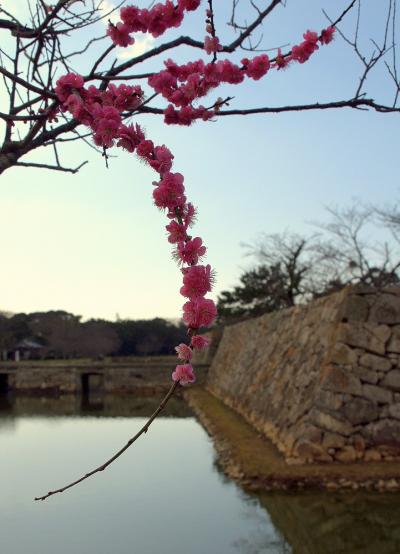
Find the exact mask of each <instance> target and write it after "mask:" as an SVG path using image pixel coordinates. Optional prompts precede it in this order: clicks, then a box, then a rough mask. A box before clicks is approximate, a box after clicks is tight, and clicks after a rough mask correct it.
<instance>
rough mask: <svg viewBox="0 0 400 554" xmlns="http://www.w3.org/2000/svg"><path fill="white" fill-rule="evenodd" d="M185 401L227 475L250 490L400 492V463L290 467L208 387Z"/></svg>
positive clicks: (198, 389)
mask: <svg viewBox="0 0 400 554" xmlns="http://www.w3.org/2000/svg"><path fill="white" fill-rule="evenodd" d="M185 398H186V400H187V401H188V403H189V405H190V406H191V407H192V409H193V410H194V411H195V413H196V415H197V416H198V418H199V419H200V421H201V423H202V424H203V425H204V427H205V428H206V430H207V431H208V433H209V434H210V435H211V437H212V439H213V441H214V444H215V447H216V449H217V451H218V454H219V463H220V465H221V466H222V468H223V470H224V471H225V473H226V474H228V475H229V476H230V477H232V478H234V479H236V480H238V481H240V482H241V483H242V485H243V486H244V487H247V488H249V489H251V490H272V489H282V490H287V489H310V488H321V489H322V488H323V489H328V490H336V489H340V488H350V489H359V488H364V489H372V490H393V491H394V490H400V464H399V463H397V462H370V463H366V462H357V463H350V464H339V463H329V464H313V465H287V464H286V462H285V460H284V458H283V456H282V455H281V454H280V453H279V451H278V450H277V448H276V447H275V446H274V445H273V444H272V442H270V441H269V440H268V439H266V438H265V437H263V436H261V435H260V433H258V432H257V431H256V430H255V429H254V428H253V427H252V426H251V425H249V424H248V423H247V422H246V421H245V420H244V419H243V418H242V417H241V416H240V415H239V414H237V413H236V412H234V411H233V410H231V409H230V408H228V407H227V406H225V404H223V403H222V402H221V401H220V400H218V399H217V398H215V397H214V396H212V395H211V394H210V393H209V392H207V391H206V390H205V389H204V388H202V387H195V388H192V389H189V390H187V391H185Z"/></svg>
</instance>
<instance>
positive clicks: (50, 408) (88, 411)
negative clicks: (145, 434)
mask: <svg viewBox="0 0 400 554" xmlns="http://www.w3.org/2000/svg"><path fill="white" fill-rule="evenodd" d="M160 400H161V395H160V397H157V396H151V397H144V398H142V397H135V396H116V395H111V394H96V393H93V394H89V395H86V396H78V395H73V394H69V395H62V396H12V395H0V418H1V416H8V417H15V418H18V417H20V416H46V417H59V416H83V417H85V416H94V415H95V416H98V417H149V416H150V415H151V414H152V413H153V412H154V410H155V409H156V408H157V406H158V404H159V402H160ZM163 417H193V412H192V411H191V410H190V408H189V407H188V405H187V404H186V403H185V402H183V401H182V400H181V399H180V398H171V400H170V401H169V402H168V404H167V406H166V407H165V409H164V410H163ZM0 421H1V420H0Z"/></svg>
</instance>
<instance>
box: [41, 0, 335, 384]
mask: <svg viewBox="0 0 400 554" xmlns="http://www.w3.org/2000/svg"><path fill="white" fill-rule="evenodd" d="M199 4H200V0H177V4H174V3H173V2H172V1H171V0H166V1H165V3H164V4H161V3H157V4H155V5H153V7H152V8H151V9H139V8H137V7H136V6H127V7H124V8H122V9H121V10H120V16H121V20H122V21H121V22H119V23H117V24H116V25H110V27H109V30H108V34H109V36H110V37H111V39H112V40H113V42H114V43H115V44H117V45H119V46H128V45H129V44H132V43H133V42H134V38H133V37H132V33H135V32H149V33H152V34H153V36H155V37H157V36H160V35H161V34H162V33H164V32H165V31H166V30H167V29H168V28H170V27H178V26H179V25H180V24H181V22H182V19H183V17H184V12H185V11H191V10H195V9H197V8H198V6H199ZM206 24H207V25H206V30H207V33H209V36H207V37H206V39H205V41H204V48H205V50H206V51H207V53H209V54H211V53H214V54H215V53H216V52H218V51H219V50H221V45H220V43H219V40H218V37H217V36H216V35H215V29H214V24H213V16H212V13H211V12H210V11H209V10H208V11H207V20H206ZM333 34H334V29H333V28H332V27H329V28H328V29H325V30H324V31H322V33H321V34H320V35H319V36H318V35H317V33H315V32H313V31H307V32H306V33H304V35H303V38H304V41H303V42H302V43H301V44H299V45H297V46H294V47H293V48H292V50H291V52H290V53H288V54H286V55H282V53H281V51H280V50H278V55H277V57H276V58H275V60H272V61H271V60H270V59H269V57H268V56H267V55H266V54H261V55H259V56H256V57H254V58H252V59H247V58H245V59H243V60H242V62H241V66H239V65H236V64H234V63H232V62H231V61H229V60H227V59H225V60H218V61H217V59H216V56H215V55H214V58H213V61H212V62H211V63H205V62H204V61H203V60H197V61H194V62H190V63H187V64H184V65H178V64H176V63H175V62H174V61H172V60H167V61H166V62H165V69H164V70H163V71H160V72H159V73H156V74H154V75H152V76H151V77H149V79H148V84H149V85H150V86H151V87H152V88H153V89H154V90H155V91H156V92H157V93H159V94H161V95H162V96H163V97H164V98H165V99H166V100H167V101H168V102H169V105H168V106H167V107H166V109H165V111H164V116H165V122H166V123H169V124H177V125H190V124H191V123H192V122H193V121H194V120H195V119H200V118H201V119H203V120H208V119H210V118H211V117H213V115H214V114H215V111H217V109H218V107H217V106H219V103H220V102H219V100H220V99H219V100H218V101H217V102H216V103H215V104H214V106H215V111H213V110H212V109H211V108H209V109H207V108H205V107H204V106H197V107H195V106H194V105H193V102H194V101H196V100H198V99H199V98H202V97H204V96H206V95H207V94H208V93H209V92H210V91H211V90H212V89H215V88H217V87H218V86H219V85H221V84H223V83H229V84H239V83H241V82H242V81H243V80H244V79H245V78H246V77H247V78H250V79H254V80H259V79H261V78H262V77H263V76H265V75H266V74H267V73H268V71H269V70H270V69H271V68H275V69H281V68H283V67H286V66H287V65H288V64H289V63H290V62H292V61H297V62H299V63H304V62H305V61H306V60H308V59H309V57H310V56H311V55H312V54H313V53H314V52H315V51H316V50H317V49H318V42H320V43H321V44H328V43H329V42H331V40H332V38H333ZM55 92H56V94H57V97H58V100H59V102H60V110H61V111H68V112H70V113H71V114H72V116H73V117H74V118H75V119H76V120H77V121H79V122H80V123H82V124H84V125H86V126H88V127H89V128H90V129H91V131H92V133H93V140H94V142H95V144H96V145H98V146H100V147H102V148H103V149H104V150H106V149H108V148H111V147H112V146H117V147H119V148H123V149H124V150H126V151H128V152H130V153H136V155H137V156H139V158H141V159H142V160H144V161H145V162H146V163H147V164H148V165H150V166H151V167H152V168H153V169H154V171H156V173H157V174H158V176H159V180H157V181H155V182H154V183H153V185H154V189H153V200H154V203H155V205H156V206H157V207H158V208H159V209H161V210H164V211H165V213H166V216H167V218H168V219H169V223H168V224H167V225H166V230H167V233H168V235H167V237H168V241H169V242H170V243H171V244H172V245H174V256H175V258H176V259H177V260H178V262H179V264H180V265H181V266H182V267H181V271H182V275H183V284H182V287H181V289H180V293H181V294H182V296H184V297H185V299H186V301H185V304H184V305H183V320H184V322H185V323H186V325H187V327H188V336H189V337H190V341H189V344H183V343H182V344H180V345H179V346H177V347H176V351H177V355H178V358H179V360H180V361H182V362H183V363H181V364H179V365H177V366H176V369H175V371H174V372H173V374H172V379H173V380H174V381H175V382H179V383H180V384H181V385H187V384H190V383H193V382H194V381H195V375H194V371H193V367H192V365H191V363H190V361H191V359H192V356H193V351H194V350H196V349H202V348H205V347H206V346H207V345H208V339H207V338H205V337H203V336H201V335H199V334H198V332H199V329H200V328H201V327H209V326H210V325H212V323H213V322H214V321H215V318H216V316H217V309H216V306H215V303H214V302H213V300H211V299H209V298H206V295H207V294H208V293H209V292H210V291H211V289H212V284H213V271H212V269H211V267H210V265H202V264H201V259H202V257H203V256H204V255H205V253H206V247H205V246H204V245H203V241H202V239H201V238H200V237H192V236H191V235H189V228H190V227H191V226H192V224H193V222H194V219H195V215H196V210H195V208H194V207H193V205H192V204H191V203H190V202H188V201H187V198H186V194H185V186H184V177H183V175H182V174H181V173H178V172H174V171H172V168H173V160H174V156H173V155H172V153H171V151H170V150H169V149H168V148H167V147H166V146H165V145H162V146H157V145H155V144H154V143H153V141H152V140H149V139H146V137H145V134H144V132H143V130H142V128H141V127H140V126H139V125H137V124H135V125H134V124H129V125H126V124H125V123H124V122H123V120H124V114H125V113H126V112H128V113H131V112H132V110H135V109H138V108H140V105H141V103H142V102H143V99H144V94H143V90H142V89H141V87H139V86H129V85H125V84H121V85H119V86H116V85H114V84H112V83H111V84H109V85H108V87H107V88H106V89H105V90H102V89H100V88H97V87H95V86H93V85H91V86H89V87H87V88H86V87H85V82H84V79H83V78H82V77H81V76H80V75H77V74H74V73H68V74H67V75H64V76H63V77H61V78H60V79H59V80H58V81H57V86H56V89H55ZM55 116H56V111H54V110H52V113H51V117H52V118H54V117H55ZM49 117H50V114H49Z"/></svg>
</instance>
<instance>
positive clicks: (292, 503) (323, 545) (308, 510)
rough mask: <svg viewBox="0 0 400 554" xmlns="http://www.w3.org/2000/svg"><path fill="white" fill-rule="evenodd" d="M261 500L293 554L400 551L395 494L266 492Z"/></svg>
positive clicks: (399, 514)
mask: <svg viewBox="0 0 400 554" xmlns="http://www.w3.org/2000/svg"><path fill="white" fill-rule="evenodd" d="M259 500H260V502H261V505H262V506H264V507H265V508H266V510H267V511H268V513H269V515H270V517H271V519H272V522H273V524H274V525H275V526H276V528H277V529H278V530H279V531H280V532H281V533H282V535H283V537H284V538H285V539H286V541H287V542H288V543H289V544H290V546H291V552H293V554H351V553H355V552H360V553H362V554H377V553H378V552H379V554H393V553H394V552H400V532H399V518H400V504H399V501H398V496H397V495H396V494H393V493H391V494H387V493H386V494H374V493H365V492H356V493H355V492H353V493H351V494H350V493H343V494H335V493H329V494H326V493H325V494H324V493H318V494H314V493H304V492H303V493H302V494H296V495H294V494H290V495H288V494H282V493H268V494H263V495H260V497H259ZM260 550H261V549H260Z"/></svg>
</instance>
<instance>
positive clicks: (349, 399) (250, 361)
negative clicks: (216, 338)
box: [207, 287, 400, 463]
mask: <svg viewBox="0 0 400 554" xmlns="http://www.w3.org/2000/svg"><path fill="white" fill-rule="evenodd" d="M207 387H208V389H209V390H210V391H211V392H212V393H213V394H215V395H216V396H217V397H219V398H221V399H222V400H223V401H224V402H225V403H226V404H228V405H229V406H231V407H232V408H234V409H235V410H237V411H238V412H239V413H240V414H242V415H243V416H244V417H245V418H246V419H247V420H248V421H249V422H251V423H252V424H253V425H254V426H255V427H256V428H257V429H258V430H260V431H261V432H263V433H264V434H265V435H266V436H267V437H269V438H270V439H271V440H272V441H273V442H274V443H275V444H276V445H277V447H278V448H279V450H280V451H281V452H282V453H283V454H284V456H285V457H286V459H287V461H288V463H304V462H332V461H337V462H352V461H356V460H364V461H379V460H381V459H383V460H394V459H400V287H392V288H386V289H382V290H376V289H370V288H365V287H353V288H351V287H349V288H346V289H345V290H343V291H342V292H340V293H337V294H334V295H331V296H328V297H325V298H322V299H319V300H317V301H314V302H312V303H310V304H308V305H305V306H296V307H294V308H291V309H287V310H283V311H280V312H274V313H272V314H266V315H264V316H261V317H258V318H256V319H252V320H249V321H245V322H242V323H238V324H236V325H232V326H230V327H226V328H225V330H224V334H223V336H222V340H221V343H220V345H219V348H218V350H217V353H216V355H215V357H214V360H213V362H212V364H211V367H210V370H209V376H208V380H207Z"/></svg>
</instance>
